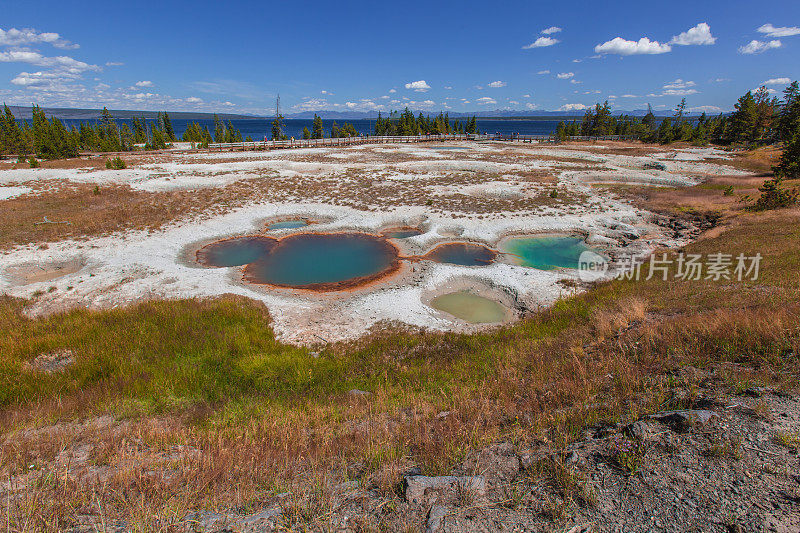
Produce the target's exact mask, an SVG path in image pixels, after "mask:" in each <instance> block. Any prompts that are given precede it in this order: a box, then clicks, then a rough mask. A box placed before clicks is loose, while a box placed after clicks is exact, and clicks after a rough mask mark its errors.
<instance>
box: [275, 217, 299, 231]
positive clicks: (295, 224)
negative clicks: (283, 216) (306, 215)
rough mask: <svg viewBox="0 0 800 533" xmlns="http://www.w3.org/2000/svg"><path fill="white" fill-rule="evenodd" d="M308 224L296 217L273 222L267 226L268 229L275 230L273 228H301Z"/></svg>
mask: <svg viewBox="0 0 800 533" xmlns="http://www.w3.org/2000/svg"><path fill="white" fill-rule="evenodd" d="M305 226H308V221H307V220H302V219H296V220H282V221H280V222H273V223H272V224H269V225H268V226H267V229H268V230H275V229H297V228H303V227H305Z"/></svg>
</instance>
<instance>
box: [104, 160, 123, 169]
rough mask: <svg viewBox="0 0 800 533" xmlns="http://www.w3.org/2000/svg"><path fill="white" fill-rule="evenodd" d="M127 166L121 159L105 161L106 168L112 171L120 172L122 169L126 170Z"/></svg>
mask: <svg viewBox="0 0 800 533" xmlns="http://www.w3.org/2000/svg"><path fill="white" fill-rule="evenodd" d="M127 167H128V165H126V164H125V161H124V160H123V159H122V158H121V157H115V158H114V159H109V160H107V161H106V168H107V169H112V170H122V169H123V168H127Z"/></svg>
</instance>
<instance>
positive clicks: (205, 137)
mask: <svg viewBox="0 0 800 533" xmlns="http://www.w3.org/2000/svg"><path fill="white" fill-rule="evenodd" d="M181 140H182V141H183V142H191V143H197V144H199V145H200V146H202V147H204V148H208V145H209V144H210V143H214V142H217V143H238V142H242V141H243V140H246V141H248V142H251V141H252V140H253V139H252V138H250V136H249V135H248V136H247V138H246V139H242V132H241V131H239V130H238V129H237V128H236V127H234V125H233V122H232V121H230V120H228V123H227V124H226V123H225V121H223V120H222V119H220V118H219V116H218V115H217V114H216V113H215V114H214V135H213V137H212V135H211V132H210V131H209V129H208V126H205V127H204V126H201V125H200V124H199V123H197V122H191V123H190V124H189V125H187V126H186V131H184V132H183V135H182V136H181Z"/></svg>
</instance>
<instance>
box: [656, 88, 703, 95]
mask: <svg viewBox="0 0 800 533" xmlns="http://www.w3.org/2000/svg"><path fill="white" fill-rule="evenodd" d="M698 92H699V91H698V90H697V89H666V90H665V91H664V92H663V93H661V96H689V95H690V94H697V93H698Z"/></svg>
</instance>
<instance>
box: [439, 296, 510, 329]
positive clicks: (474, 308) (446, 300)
mask: <svg viewBox="0 0 800 533" xmlns="http://www.w3.org/2000/svg"><path fill="white" fill-rule="evenodd" d="M431 307H433V308H434V309H438V310H439V311H444V312H445V313H448V314H450V315H453V316H454V317H456V318H460V319H461V320H464V321H465V322H469V323H471V324H489V323H496V322H502V321H503V320H504V319H505V318H506V308H505V307H503V305H501V304H500V303H498V302H495V301H494V300H490V299H489V298H484V297H483V296H478V295H477V294H473V293H471V292H469V291H457V292H451V293H449V294H443V295H442V296H437V297H436V298H434V299H433V300H431Z"/></svg>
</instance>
